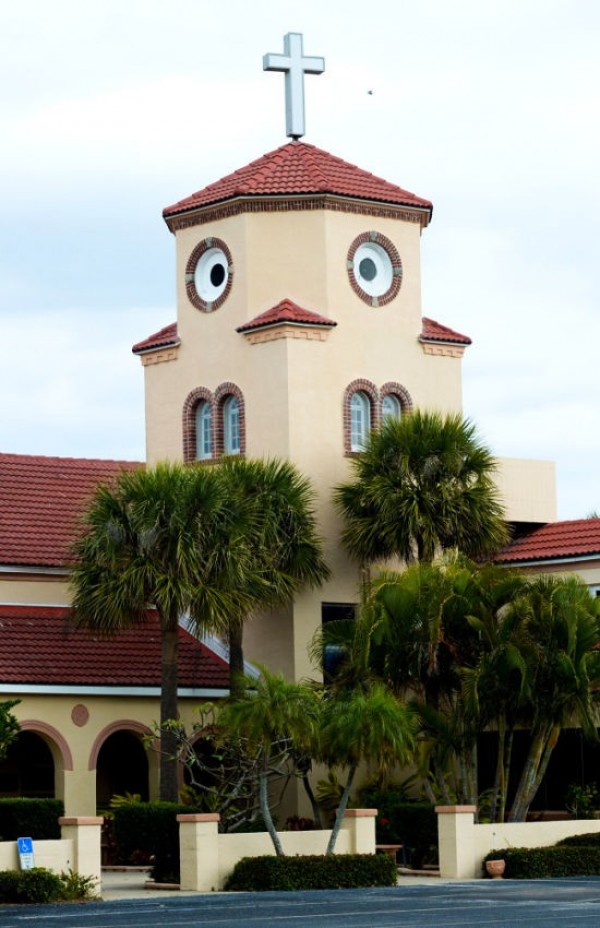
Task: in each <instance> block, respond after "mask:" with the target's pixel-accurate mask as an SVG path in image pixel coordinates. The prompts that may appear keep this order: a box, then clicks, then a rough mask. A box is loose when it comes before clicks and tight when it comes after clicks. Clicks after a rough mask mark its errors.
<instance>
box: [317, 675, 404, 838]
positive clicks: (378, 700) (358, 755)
mask: <svg viewBox="0 0 600 928" xmlns="http://www.w3.org/2000/svg"><path fill="white" fill-rule="evenodd" d="M415 730H416V724H415V719H414V717H413V715H412V713H411V711H410V709H409V708H408V707H407V706H406V705H405V704H404V703H402V702H400V701H399V700H398V699H397V698H396V697H395V696H394V695H393V693H392V692H391V691H390V690H388V688H387V687H386V686H384V685H383V684H382V683H374V684H373V685H372V686H368V687H358V688H355V689H352V690H347V691H346V692H345V693H337V694H335V695H334V694H330V696H329V698H328V699H326V701H325V703H324V709H323V725H322V729H321V740H320V744H321V750H320V756H321V759H322V760H324V761H325V762H326V763H328V764H329V765H330V766H337V767H345V768H346V769H347V771H348V772H347V776H346V782H345V784H344V788H343V791H342V796H341V799H340V802H339V805H338V808H337V811H336V816H335V822H334V826H333V829H332V832H331V836H330V838H329V842H328V844H327V850H326V854H333V850H334V848H335V844H336V841H337V837H338V834H339V831H340V828H341V826H342V821H343V819H344V813H345V811H346V808H347V806H348V799H349V797H350V791H351V789H352V785H353V783H354V778H355V776H356V771H357V770H358V767H359V764H360V763H361V761H366V762H367V763H372V764H376V765H377V768H378V769H379V770H380V771H383V772H385V771H386V770H387V771H389V770H390V768H391V767H393V766H394V764H397V763H400V764H406V763H408V762H409V760H410V759H411V758H412V754H413V750H414V746H415Z"/></svg>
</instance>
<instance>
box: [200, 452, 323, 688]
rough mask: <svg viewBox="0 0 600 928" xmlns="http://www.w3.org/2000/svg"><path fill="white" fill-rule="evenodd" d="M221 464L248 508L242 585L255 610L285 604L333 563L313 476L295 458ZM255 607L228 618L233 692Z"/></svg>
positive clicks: (227, 484)
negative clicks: (322, 533)
mask: <svg viewBox="0 0 600 928" xmlns="http://www.w3.org/2000/svg"><path fill="white" fill-rule="evenodd" d="M218 470H219V475H220V478H221V480H222V482H223V485H224V492H225V494H226V495H227V497H228V499H230V500H231V501H232V502H234V503H235V506H236V508H237V509H239V510H241V511H243V512H244V524H245V526H246V529H245V531H246V533H247V534H246V541H247V543H248V550H247V554H248V555H249V557H250V561H251V564H250V569H249V570H247V572H246V574H245V578H244V579H245V581H246V583H245V585H244V586H243V587H242V588H241V589H242V591H243V592H244V593H245V597H246V600H247V601H249V602H250V603H251V604H252V607H253V608H254V610H256V609H257V608H261V609H264V608H272V607H276V606H281V605H284V604H285V603H287V602H289V601H290V600H291V599H292V598H293V597H294V595H295V593H296V592H297V591H298V590H299V589H300V588H301V587H302V586H304V585H309V586H318V585H319V584H321V583H323V581H324V580H326V579H327V578H328V576H329V569H328V567H327V564H326V563H325V560H324V557H323V544H322V541H321V538H320V537H319V535H318V534H317V523H316V518H315V514H314V511H313V508H312V506H313V492H312V489H311V486H310V483H309V481H308V480H306V479H305V478H304V477H302V476H301V475H300V474H299V473H298V471H297V470H296V468H295V467H294V466H293V465H292V464H291V463H289V462H288V461H280V460H276V459H271V460H244V459H241V458H228V459H227V460H225V461H224V462H223V464H222V465H221V466H220V468H219V469H218ZM257 579H258V581H259V587H258V588H256V581H257ZM252 607H251V609H248V610H246V611H242V610H238V611H237V612H236V613H233V614H232V615H231V617H230V619H229V621H228V623H227V629H226V635H227V639H228V642H229V667H230V691H231V693H232V694H233V695H234V696H239V695H240V693H241V691H242V688H243V673H244V653H243V629H244V623H245V622H246V621H247V620H248V618H249V617H250V615H251V611H252Z"/></svg>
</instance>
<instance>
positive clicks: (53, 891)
mask: <svg viewBox="0 0 600 928" xmlns="http://www.w3.org/2000/svg"><path fill="white" fill-rule="evenodd" d="M62 890H63V884H62V881H61V879H60V877H59V876H57V874H56V873H52V871H51V870H46V869H45V868H44V867H33V868H32V869H31V870H23V872H22V873H19V879H18V882H17V896H18V900H17V901H18V902H58V900H59V899H61V898H62Z"/></svg>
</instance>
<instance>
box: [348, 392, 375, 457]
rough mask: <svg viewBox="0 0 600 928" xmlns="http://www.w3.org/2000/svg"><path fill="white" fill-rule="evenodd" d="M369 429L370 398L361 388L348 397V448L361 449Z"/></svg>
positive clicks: (352, 449)
mask: <svg viewBox="0 0 600 928" xmlns="http://www.w3.org/2000/svg"><path fill="white" fill-rule="evenodd" d="M370 431H371V400H370V399H369V397H368V396H367V394H366V393H364V392H363V391H362V390H357V391H356V393H353V394H352V397H351V399H350V450H351V451H362V449H363V448H364V446H365V442H366V440H367V438H368V436H369V432H370Z"/></svg>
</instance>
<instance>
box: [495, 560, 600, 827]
mask: <svg viewBox="0 0 600 928" xmlns="http://www.w3.org/2000/svg"><path fill="white" fill-rule="evenodd" d="M515 609H516V610H518V612H519V614H520V619H521V621H522V622H523V623H524V627H525V631H526V636H527V641H526V643H525V646H524V653H525V660H526V663H527V665H528V666H527V672H528V674H529V677H530V692H531V699H530V717H529V719H528V727H529V728H530V739H529V752H528V755H527V758H526V760H525V764H524V766H523V770H522V773H521V777H520V780H519V784H518V787H517V792H516V795H515V798H514V801H513V804H512V807H511V810H510V814H509V817H508V820H509V821H511V822H520V821H524V820H525V818H526V816H527V812H528V810H529V806H530V804H531V802H532V800H533V798H534V797H535V794H536V792H537V791H538V789H539V787H540V784H541V782H542V779H543V777H544V774H545V772H546V770H547V767H548V762H549V760H550V757H551V755H552V751H553V750H554V747H555V746H556V744H557V742H558V738H559V736H560V732H561V730H562V728H563V727H565V726H566V725H568V724H571V723H573V722H576V723H578V724H579V725H580V726H581V728H582V730H583V732H584V734H585V735H586V736H587V737H589V738H590V739H592V740H594V741H597V740H598V733H597V729H596V725H597V708H596V706H597V699H598V696H597V693H598V686H599V684H600V651H599V650H598V648H599V646H600V602H598V600H597V599H594V598H592V597H591V596H590V594H589V590H588V588H587V587H586V585H585V584H584V583H583V582H582V581H581V580H580V579H579V578H576V577H553V576H543V577H540V578H538V579H536V580H533V581H531V583H530V585H529V588H528V590H527V591H526V593H525V595H523V596H522V597H520V598H519V599H518V600H517V602H516V603H515Z"/></svg>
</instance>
